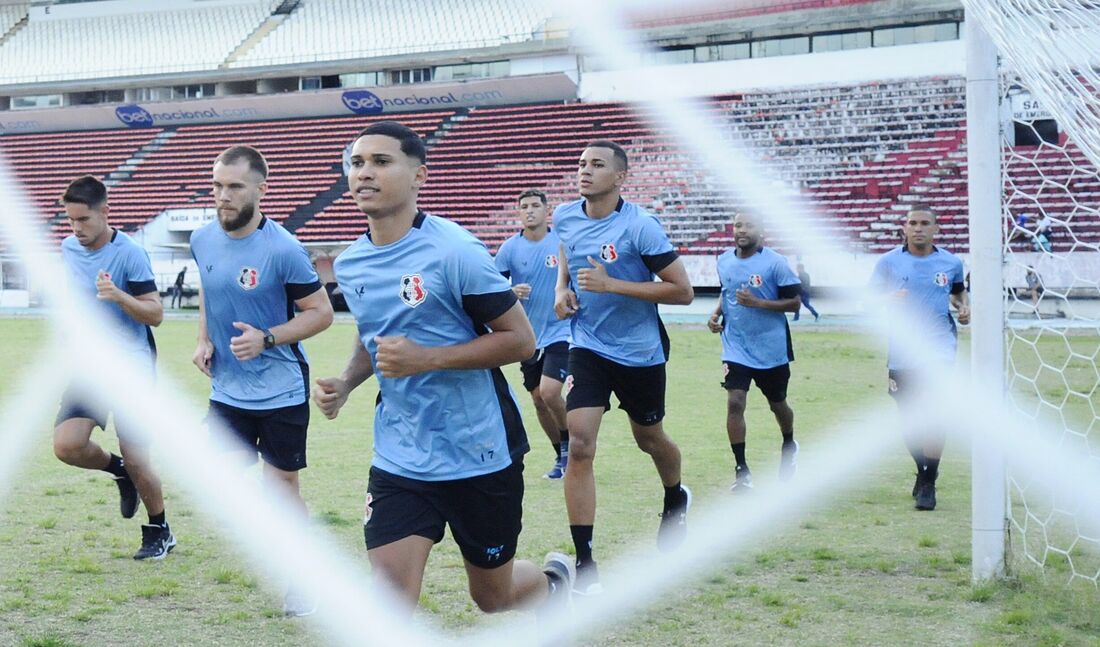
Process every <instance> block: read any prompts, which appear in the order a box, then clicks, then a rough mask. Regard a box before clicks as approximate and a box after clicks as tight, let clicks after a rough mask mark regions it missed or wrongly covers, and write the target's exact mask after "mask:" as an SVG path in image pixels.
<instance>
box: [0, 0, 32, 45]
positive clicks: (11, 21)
mask: <svg viewBox="0 0 1100 647" xmlns="http://www.w3.org/2000/svg"><path fill="white" fill-rule="evenodd" d="M27 8H28V5H26V4H14V5H0V42H2V38H3V37H4V36H6V35H7V33H8V32H9V31H11V29H12V28H13V27H15V26H16V25H18V24H19V23H20V22H22V20H23V19H24V18H26V17H27Z"/></svg>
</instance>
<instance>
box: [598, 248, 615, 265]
mask: <svg viewBox="0 0 1100 647" xmlns="http://www.w3.org/2000/svg"><path fill="white" fill-rule="evenodd" d="M600 260H602V261H603V262H604V263H614V262H615V261H617V260H619V252H618V251H616V249H615V243H604V244H603V245H600Z"/></svg>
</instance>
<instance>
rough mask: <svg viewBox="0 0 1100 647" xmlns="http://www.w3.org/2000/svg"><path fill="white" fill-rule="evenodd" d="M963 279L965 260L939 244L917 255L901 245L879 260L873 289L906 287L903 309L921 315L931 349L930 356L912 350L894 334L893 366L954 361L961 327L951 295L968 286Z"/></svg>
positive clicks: (921, 326)
mask: <svg viewBox="0 0 1100 647" xmlns="http://www.w3.org/2000/svg"><path fill="white" fill-rule="evenodd" d="M964 280H965V275H964V271H963V264H962V261H961V260H959V258H958V257H957V256H955V255H954V254H952V253H951V252H948V251H946V250H944V249H940V248H939V247H933V248H932V253H931V254H929V255H927V256H914V255H912V254H910V253H909V251H908V250H907V249H906V248H905V247H904V246H902V247H899V248H897V249H894V250H892V251H889V252H887V253H885V254H883V255H882V256H881V257H880V258H879V259H878V262H877V263H875V271H874V273H873V274H872V275H871V288H872V290H874V291H875V292H876V293H879V295H881V294H883V293H892V292H897V291H898V290H906V291H907V295H906V297H905V299H904V305H905V310H904V312H906V313H910V314H912V313H916V314H918V315H920V316H921V317H922V320H921V321H919V322H916V323H917V326H918V329H919V330H921V331H922V332H926V333H927V336H925V337H924V339H923V340H922V341H923V342H924V343H925V344H929V348H930V349H931V356H930V357H928V356H927V355H923V354H920V353H910V352H907V350H906V348H907V347H905V346H903V345H902V343H903V340H901V339H899V338H896V337H894V336H891V338H890V347H889V354H888V359H887V366H888V367H889V368H890V369H893V370H899V369H900V370H904V369H910V368H915V367H917V366H919V365H921V364H922V363H924V362H923V360H924V359H926V358H927V359H931V363H940V364H951V363H953V362H954V361H955V349H956V346H957V344H958V330H957V329H956V328H955V319H954V318H952V316H951V310H950V307H951V299H950V296H951V295H952V294H958V293H960V292H962V291H963V290H964V289H965V286H964V283H963V282H964ZM880 298H881V297H880ZM918 356H919V357H920V358H921V359H918Z"/></svg>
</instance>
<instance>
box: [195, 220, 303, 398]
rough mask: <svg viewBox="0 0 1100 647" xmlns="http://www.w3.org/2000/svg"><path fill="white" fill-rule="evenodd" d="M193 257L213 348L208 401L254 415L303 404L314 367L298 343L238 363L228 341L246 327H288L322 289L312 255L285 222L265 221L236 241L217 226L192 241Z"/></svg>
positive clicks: (198, 233)
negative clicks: (303, 302) (297, 308)
mask: <svg viewBox="0 0 1100 647" xmlns="http://www.w3.org/2000/svg"><path fill="white" fill-rule="evenodd" d="M191 255H192V256H194V257H195V262H196V263H197V264H198V266H199V276H200V277H201V280H202V296H203V307H204V309H205V312H206V334H207V335H208V336H209V337H210V341H211V342H213V344H214V357H213V359H212V361H211V366H210V372H211V374H212V375H213V378H214V379H213V380H212V382H211V393H210V399H211V400H214V401H216V402H221V403H222V404H228V405H230V406H233V407H238V408H241V409H250V410H265V409H278V408H281V407H289V406H293V405H297V404H301V403H303V402H305V401H306V397H307V394H308V392H309V385H308V378H309V367H308V365H307V363H306V354H305V351H304V350H303V349H302V345H301V344H300V343H294V344H280V345H278V346H276V347H274V348H269V349H267V350H265V351H263V353H261V354H260V356H259V357H255V358H253V359H250V360H248V361H245V362H242V361H239V360H238V359H237V358H236V357H234V356H233V351H231V350H230V349H229V341H230V339H232V338H233V337H237V336H238V335H240V334H241V331H239V330H237V329H236V328H234V327H233V322H235V321H240V322H243V323H246V324H248V325H250V326H252V327H254V328H259V329H260V330H267V329H270V328H273V327H275V326H278V325H280V324H284V323H286V322H288V321H290V319H291V318H293V316H294V302H295V301H297V300H298V299H301V298H303V297H307V296H309V295H311V294H313V293H315V292H316V291H317V290H320V289H321V282H320V281H319V280H318V278H317V272H315V271H314V270H313V264H312V263H310V260H309V253H308V252H306V250H305V248H304V247H302V244H301V243H300V242H298V239H296V238H295V237H294V236H292V235H291V234H290V232H288V231H287V230H286V229H284V228H283V227H282V226H281V225H279V223H277V222H272V221H271V220H268V219H267V218H265V217H263V216H261V220H260V226H259V228H258V229H256V231H254V232H252V233H251V234H249V235H248V236H246V237H244V238H240V239H238V238H231V237H230V236H229V235H228V234H226V233H225V230H223V229H222V227H221V224H220V223H218V222H217V221H214V222H211V223H208V224H206V225H204V226H202V227H200V228H199V229H197V230H195V232H194V233H192V234H191Z"/></svg>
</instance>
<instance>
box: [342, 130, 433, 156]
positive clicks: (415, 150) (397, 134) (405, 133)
mask: <svg viewBox="0 0 1100 647" xmlns="http://www.w3.org/2000/svg"><path fill="white" fill-rule="evenodd" d="M367 135H383V136H385V137H391V138H393V139H396V140H397V141H398V142H400V143H401V152H402V153H404V154H406V155H408V156H409V157H415V158H416V159H418V160H420V163H421V164H427V163H428V149H427V147H426V146H424V140H423V139H420V135H417V134H416V131H415V130H413V129H412V128H409V127H408V126H406V125H405V124H402V123H398V122H396V121H378V122H375V123H373V124H371V125H369V126H367V127H366V128H364V129H363V130H360V131H359V135H358V136H357V137H356V139H359V138H360V137H365V136H367Z"/></svg>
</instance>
